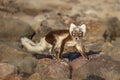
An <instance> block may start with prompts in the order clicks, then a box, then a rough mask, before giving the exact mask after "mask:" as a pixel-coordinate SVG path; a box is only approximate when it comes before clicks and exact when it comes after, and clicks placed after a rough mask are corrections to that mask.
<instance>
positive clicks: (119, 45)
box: [102, 38, 120, 61]
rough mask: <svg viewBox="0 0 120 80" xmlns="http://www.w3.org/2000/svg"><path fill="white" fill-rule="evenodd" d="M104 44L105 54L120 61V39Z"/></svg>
mask: <svg viewBox="0 0 120 80" xmlns="http://www.w3.org/2000/svg"><path fill="white" fill-rule="evenodd" d="M109 44H110V43H104V44H103V45H102V51H103V52H104V54H107V55H109V56H111V58H112V59H114V60H117V61H120V58H119V57H120V38H117V39H116V40H115V41H114V42H112V43H111V45H109Z"/></svg>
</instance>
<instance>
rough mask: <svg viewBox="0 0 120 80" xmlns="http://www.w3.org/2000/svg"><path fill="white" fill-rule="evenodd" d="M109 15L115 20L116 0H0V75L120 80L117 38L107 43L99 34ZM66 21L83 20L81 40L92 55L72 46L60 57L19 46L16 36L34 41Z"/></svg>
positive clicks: (20, 79) (4, 78)
mask: <svg viewBox="0 0 120 80" xmlns="http://www.w3.org/2000/svg"><path fill="white" fill-rule="evenodd" d="M111 17H116V18H118V20H120V0H96V1H95V0H45V1H44V0H0V80H120V76H119V75H120V39H119V37H117V39H116V40H115V41H113V42H112V46H107V45H106V43H105V42H104V38H103V34H104V32H105V30H107V27H109V25H108V24H109V23H107V22H108V19H109V18H111ZM71 22H75V23H76V24H82V23H84V24H86V25H87V34H86V36H85V38H84V45H85V48H86V52H87V54H88V55H89V56H90V57H92V58H93V59H92V60H90V61H85V60H83V59H82V57H81V56H80V54H79V53H78V52H76V51H75V50H73V48H67V50H66V51H65V52H64V54H63V57H64V59H65V61H62V62H59V61H55V60H53V59H51V56H50V55H47V54H46V52H43V53H36V54H34V56H33V55H31V52H28V51H26V50H24V49H23V48H22V45H21V43H20V38H21V37H28V38H29V39H32V40H33V41H34V42H36V43H37V42H39V40H40V38H42V37H44V36H45V35H46V34H47V33H48V32H49V31H51V30H55V29H69V24H70V23H71ZM114 27H115V26H114ZM118 27H120V23H118ZM118 31H119V30H118ZM74 51H75V52H74ZM78 57H79V58H78ZM111 76H112V77H111Z"/></svg>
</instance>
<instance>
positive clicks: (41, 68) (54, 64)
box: [35, 59, 70, 80]
mask: <svg viewBox="0 0 120 80" xmlns="http://www.w3.org/2000/svg"><path fill="white" fill-rule="evenodd" d="M43 60H44V61H43ZM43 60H42V61H41V60H40V63H39V64H38V65H37V67H36V69H35V72H37V73H39V75H40V77H41V80H56V79H57V80H67V79H70V66H69V64H68V63H66V62H61V61H60V62H59V61H55V60H49V59H43Z"/></svg>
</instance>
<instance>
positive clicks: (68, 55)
mask: <svg viewBox="0 0 120 80" xmlns="http://www.w3.org/2000/svg"><path fill="white" fill-rule="evenodd" d="M100 52H101V51H91V50H90V51H89V52H87V53H86V54H87V55H88V56H94V54H99V53H100ZM62 57H63V58H68V59H69V61H73V60H74V59H76V58H78V57H81V54H80V53H79V52H69V53H65V54H63V55H62Z"/></svg>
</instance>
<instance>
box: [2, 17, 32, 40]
mask: <svg viewBox="0 0 120 80" xmlns="http://www.w3.org/2000/svg"><path fill="white" fill-rule="evenodd" d="M33 34H34V31H33V30H32V28H31V27H30V25H28V24H26V23H24V22H22V21H20V20H18V19H14V18H12V17H5V18H1V19H0V40H1V41H19V40H20V38H21V37H29V38H31V37H32V36H33Z"/></svg>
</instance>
